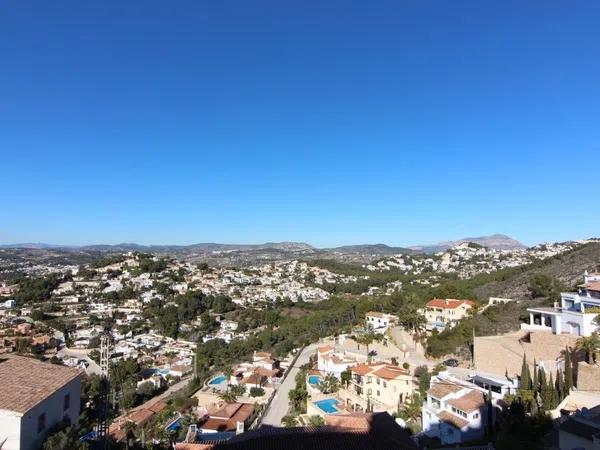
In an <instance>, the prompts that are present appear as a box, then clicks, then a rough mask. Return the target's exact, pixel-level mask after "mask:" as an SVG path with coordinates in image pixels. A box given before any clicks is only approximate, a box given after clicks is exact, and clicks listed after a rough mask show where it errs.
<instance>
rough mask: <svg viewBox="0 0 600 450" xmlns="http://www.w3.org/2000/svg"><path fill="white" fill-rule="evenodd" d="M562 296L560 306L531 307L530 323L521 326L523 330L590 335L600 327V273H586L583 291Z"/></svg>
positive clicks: (580, 287)
mask: <svg viewBox="0 0 600 450" xmlns="http://www.w3.org/2000/svg"><path fill="white" fill-rule="evenodd" d="M560 297H561V298H560V306H559V305H558V304H555V305H554V306H553V307H536V308H527V311H528V312H529V323H524V324H521V329H523V330H528V331H552V333H554V334H561V333H567V334H574V335H576V336H589V335H591V334H592V333H593V332H594V331H597V330H598V329H599V328H600V325H599V324H597V323H596V321H595V318H596V316H597V315H598V314H599V313H600V273H591V274H588V273H587V272H586V273H585V274H584V284H582V285H580V286H579V292H577V293H575V292H563V293H562V294H560Z"/></svg>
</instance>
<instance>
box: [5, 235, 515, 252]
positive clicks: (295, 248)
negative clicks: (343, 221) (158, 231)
mask: <svg viewBox="0 0 600 450" xmlns="http://www.w3.org/2000/svg"><path fill="white" fill-rule="evenodd" d="M464 242H473V243H476V244H479V245H483V246H484V247H489V248H495V249H503V250H507V249H516V248H525V245H523V244H522V243H520V242H519V241H517V240H515V239H512V238H510V237H508V236H505V235H503V234H494V235H492V236H480V237H472V238H464V239H458V240H456V241H445V242H439V243H437V244H433V245H418V246H413V247H391V246H389V245H386V244H358V245H344V246H340V247H331V248H321V249H319V248H316V247H313V246H312V245H310V244H306V243H304V242H266V243H264V244H218V243H214V242H206V243H198V244H190V245H140V244H136V243H125V242H124V243H121V244H114V245H110V244H96V245H82V246H74V245H53V244H46V243H19V244H0V248H26V249H61V250H69V249H73V250H94V251H111V252H121V251H140V252H148V253H189V252H243V251H257V250H274V251H282V252H292V253H294V252H306V253H320V252H323V253H344V254H345V253H353V254H362V255H374V256H386V255H397V254H399V253H414V252H417V253H435V252H438V251H443V250H447V249H449V248H452V247H454V246H456V245H459V244H462V243H464Z"/></svg>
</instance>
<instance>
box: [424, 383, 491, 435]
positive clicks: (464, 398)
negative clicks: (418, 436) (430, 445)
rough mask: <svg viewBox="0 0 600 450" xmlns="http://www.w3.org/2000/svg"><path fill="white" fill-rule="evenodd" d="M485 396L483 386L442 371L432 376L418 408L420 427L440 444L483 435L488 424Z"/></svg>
mask: <svg viewBox="0 0 600 450" xmlns="http://www.w3.org/2000/svg"><path fill="white" fill-rule="evenodd" d="M497 395H498V397H497V398H501V396H500V394H497ZM492 396H493V397H495V395H494V394H493V393H492ZM486 397H487V393H486V392H485V390H484V389H481V388H478V387H477V386H475V385H473V384H467V383H464V382H460V381H459V380H456V379H454V378H452V377H450V376H446V375H445V374H444V373H441V374H439V375H438V376H436V377H433V378H432V379H431V388H430V389H429V391H427V399H426V400H425V402H424V403H423V409H422V412H421V417H422V421H423V431H424V432H425V434H427V436H429V437H430V438H438V439H439V440H440V441H441V443H442V445H450V444H460V443H461V442H465V441H471V440H476V439H481V438H483V437H484V436H485V434H486V432H487V427H488V405H487V399H486ZM493 401H495V398H493ZM492 414H494V411H493V410H492ZM492 420H494V417H492Z"/></svg>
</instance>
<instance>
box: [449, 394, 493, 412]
mask: <svg viewBox="0 0 600 450" xmlns="http://www.w3.org/2000/svg"><path fill="white" fill-rule="evenodd" d="M448 404H449V405H451V406H454V407H455V408H458V409H460V410H461V411H464V412H467V413H470V412H473V411H476V410H478V409H479V408H481V407H482V406H483V405H484V404H485V398H484V396H483V393H482V392H479V391H475V390H473V391H471V392H469V393H467V394H465V395H463V396H462V397H459V398H455V399H452V400H449V401H448Z"/></svg>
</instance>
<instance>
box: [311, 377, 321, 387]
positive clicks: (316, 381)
mask: <svg viewBox="0 0 600 450" xmlns="http://www.w3.org/2000/svg"><path fill="white" fill-rule="evenodd" d="M320 381H321V377H320V376H319V375H309V376H308V384H310V385H311V386H316V385H317V384H319V382H320Z"/></svg>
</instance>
